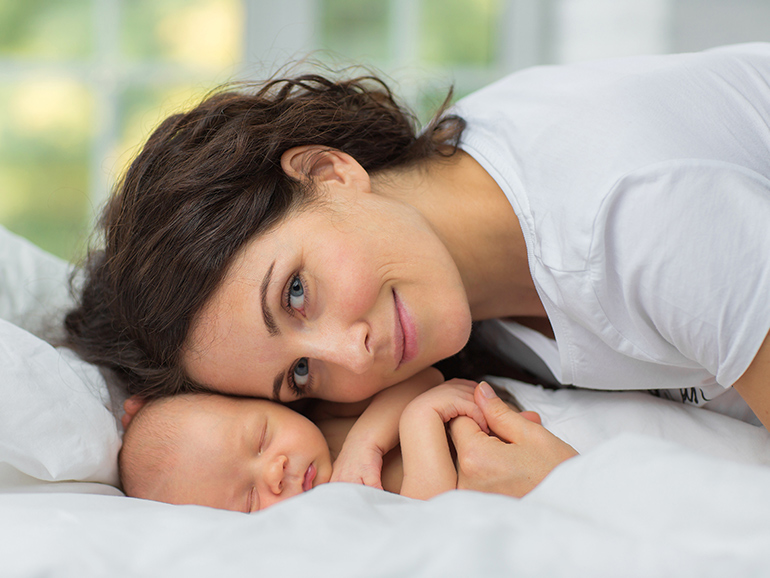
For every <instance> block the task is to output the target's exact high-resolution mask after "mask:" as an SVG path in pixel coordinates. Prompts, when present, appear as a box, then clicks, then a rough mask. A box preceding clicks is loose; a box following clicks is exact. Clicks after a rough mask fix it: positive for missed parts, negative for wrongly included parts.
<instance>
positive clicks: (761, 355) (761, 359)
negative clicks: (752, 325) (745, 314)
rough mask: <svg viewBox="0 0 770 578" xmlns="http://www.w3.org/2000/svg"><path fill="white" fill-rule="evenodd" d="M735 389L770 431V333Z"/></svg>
mask: <svg viewBox="0 0 770 578" xmlns="http://www.w3.org/2000/svg"><path fill="white" fill-rule="evenodd" d="M733 387H734V388H735V390H736V391H737V392H738V393H739V394H740V396H741V397H742V398H743V399H744V401H745V402H746V403H747V404H748V405H749V407H750V408H751V409H752V410H753V411H754V413H755V414H756V415H757V417H758V418H759V421H761V422H762V425H764V426H765V428H766V429H768V430H770V333H768V334H767V335H766V336H765V340H764V342H763V343H762V345H761V346H760V348H759V351H758V352H757V354H756V355H755V356H754V361H752V362H751V365H749V368H748V369H747V370H746V371H745V372H744V373H743V375H742V376H741V377H740V378H739V379H738V381H736V382H735V383H734V384H733Z"/></svg>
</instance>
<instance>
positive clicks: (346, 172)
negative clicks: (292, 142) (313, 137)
mask: <svg viewBox="0 0 770 578" xmlns="http://www.w3.org/2000/svg"><path fill="white" fill-rule="evenodd" d="M281 168H282V169H283V171H284V172H285V173H286V174H287V175H288V176H290V177H291V178H293V179H297V180H300V181H301V180H306V179H312V180H314V181H316V182H338V183H340V184H350V183H351V182H354V181H357V180H359V179H361V178H365V179H366V180H368V174H367V173H366V171H365V170H364V168H363V167H362V166H361V165H360V164H358V161H356V160H355V159H354V158H353V157H351V156H350V155H349V154H347V153H343V152H342V151H340V150H337V149H333V148H329V147H326V146H321V145H303V146H298V147H293V148H290V149H289V150H287V151H286V152H285V153H283V155H281Z"/></svg>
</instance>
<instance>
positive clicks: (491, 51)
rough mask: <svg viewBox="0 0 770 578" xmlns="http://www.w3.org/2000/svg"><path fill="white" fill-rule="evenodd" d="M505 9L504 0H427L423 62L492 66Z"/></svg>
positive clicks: (422, 15) (423, 9) (423, 29)
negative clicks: (501, 17)
mask: <svg viewBox="0 0 770 578" xmlns="http://www.w3.org/2000/svg"><path fill="white" fill-rule="evenodd" d="M502 9H503V3H502V1H501V0H423V3H422V14H421V17H422V18H421V20H422V26H421V33H422V34H421V36H420V40H421V42H420V53H421V54H420V55H421V57H422V59H423V60H425V61H426V62H429V63H432V64H441V65H466V66H468V65H470V66H486V65H489V64H492V62H493V60H494V56H495V44H496V42H497V37H496V34H495V30H496V26H495V24H496V22H497V21H498V19H499V18H500V15H501V11H502Z"/></svg>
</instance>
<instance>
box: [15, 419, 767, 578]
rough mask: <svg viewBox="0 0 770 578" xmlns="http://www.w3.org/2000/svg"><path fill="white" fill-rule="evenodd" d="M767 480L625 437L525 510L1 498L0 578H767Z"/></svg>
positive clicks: (313, 500) (348, 498)
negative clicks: (225, 507) (234, 508)
mask: <svg viewBox="0 0 770 578" xmlns="http://www.w3.org/2000/svg"><path fill="white" fill-rule="evenodd" d="M768 487H770V471H768V470H767V469H766V468H765V467H762V466H753V465H745V464H737V463H734V462H730V461H726V460H721V459H719V458H715V457H710V456H702V455H698V454H696V453H695V452H693V451H691V450H688V449H684V448H682V447H681V446H675V445H671V444H669V443H667V442H662V441H660V440H655V439H652V438H648V437H634V436H631V435H630V434H629V435H625V436H621V437H619V438H617V439H616V440H614V441H611V442H608V443H605V444H602V445H601V446H600V447H598V448H596V449H594V450H593V451H591V452H589V453H587V454H584V455H582V456H580V457H578V458H574V459H573V460H570V461H568V462H567V463H565V464H563V465H562V466H560V467H559V468H557V469H556V470H555V471H554V472H553V473H552V474H551V475H550V476H549V477H548V478H546V480H545V481H544V482H543V483H542V484H541V485H540V486H539V487H538V488H537V489H536V490H535V491H533V492H532V493H530V494H529V495H528V496H527V497H525V498H524V499H521V500H517V499H514V498H507V497H503V496H497V495H488V494H479V493H475V492H463V491H458V492H452V493H449V494H444V495H442V496H439V497H437V498H435V499H433V500H430V501H429V502H419V501H414V500H409V499H407V498H402V497H400V496H396V495H392V494H387V493H385V492H381V491H378V490H373V489H371V488H366V487H362V486H353V485H348V484H329V485H326V486H322V487H319V488H316V489H315V490H312V491H311V492H308V493H307V494H305V495H303V496H301V497H298V498H295V499H292V500H288V501H286V502H283V503H281V504H278V505H276V506H274V507H273V508H270V509H268V510H265V511H264V512H260V513H256V514H252V515H246V514H241V513H235V512H226V511H220V510H213V509H209V508H203V507H198V506H170V505H166V504H161V503H156V502H148V501H141V500H134V499H130V498H121V497H115V496H104V495H92V494H82V495H79V494H50V493H47V494H29V493H27V494H0V511H2V517H1V518H0V561H1V562H0V564H2V575H3V576H73V577H74V576H77V577H86V576H186V577H195V576H228V577H237V576H286V577H291V576H338V577H344V576H351V577H354V576H355V577H362V576H410V577H415V578H417V577H422V576H463V577H469V576H474V577H475V576H543V577H558V576H591V577H594V578H596V577H602V576H607V577H612V578H617V577H620V576H623V577H634V576H639V577H645V578H646V577H650V576H676V577H687V576H692V577H699V578H702V577H709V576H715V577H717V576H718V577H720V578H724V577H725V576H730V577H736V576H763V575H767V572H768V570H769V569H770V548H769V547H768V546H769V545H770V500H768V499H767V488H768Z"/></svg>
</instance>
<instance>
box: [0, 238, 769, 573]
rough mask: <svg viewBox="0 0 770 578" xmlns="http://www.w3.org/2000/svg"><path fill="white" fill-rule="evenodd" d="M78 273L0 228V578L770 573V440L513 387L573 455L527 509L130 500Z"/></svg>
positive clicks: (305, 498)
mask: <svg viewBox="0 0 770 578" xmlns="http://www.w3.org/2000/svg"><path fill="white" fill-rule="evenodd" d="M68 275H69V266H68V265H67V264H66V263H64V262H62V261H61V260H59V259H57V258H55V257H52V256H51V255H48V254H46V253H44V252H43V251H41V250H40V249H38V248H37V247H35V246H34V245H32V244H31V243H29V242H27V241H26V240H24V239H22V238H20V237H17V236H15V235H12V234H11V233H9V232H8V231H6V230H4V229H2V228H0V388H2V403H0V575H1V576H4V577H7V576H78V577H83V576H185V577H188V576H214V575H216V576H327V575H328V576H332V575H333V576H356V577H360V576H414V577H421V576H464V577H467V576H548V577H552V576H592V577H600V576H612V577H617V576H645V577H647V576H678V577H681V576H698V577H703V576H720V577H722V578H723V577H724V576H731V577H733V576H760V575H768V574H770V498H768V489H770V469H769V468H768V464H770V436H769V435H768V432H767V431H766V430H765V429H764V428H760V427H756V426H753V425H749V424H747V423H744V422H741V421H738V420H734V419H732V418H729V417H726V416H723V415H719V414H716V413H714V412H710V411H707V410H703V409H696V408H691V407H685V406H682V405H679V404H674V403H673V402H668V401H665V400H662V399H658V398H655V397H653V396H650V395H647V394H644V393H634V392H623V393H619V392H593V391H585V390H584V391H575V390H559V391H553V390H546V389H543V388H540V387H537V386H532V385H528V384H523V383H520V382H515V381H512V380H497V382H498V383H500V384H502V385H504V386H506V387H508V388H509V389H510V390H511V391H513V392H514V394H515V395H516V396H517V397H518V399H519V401H520V402H521V403H522V405H524V406H525V407H526V408H527V409H533V410H536V411H539V412H540V413H541V415H542V418H543V424H544V425H545V426H546V427H548V428H549V429H551V430H552V431H553V432H554V433H556V434H557V435H558V436H560V437H562V438H563V439H565V440H566V441H568V442H569V443H571V444H572V445H573V446H574V447H575V448H576V449H577V450H578V451H580V453H581V455H580V456H579V457H576V458H574V459H571V460H569V461H568V462H566V463H564V464H562V465H561V466H559V467H558V468H557V469H556V470H555V471H554V472H553V473H552V474H551V475H549V476H548V478H546V480H545V481H544V482H543V483H542V484H541V485H540V486H539V487H538V488H536V489H535V490H534V491H532V492H531V493H530V494H529V495H527V496H526V497H524V498H523V499H514V498H509V497H504V496H498V495H488V494H481V493H476V492H469V491H456V492H450V493H447V494H444V495H441V496H439V497H437V498H434V499H432V500H430V501H427V502H420V501H416V500H410V499H407V498H402V497H400V496H397V495H393V494H388V493H385V492H382V491H378V490H374V489H372V488H367V487H363V486H356V485H351V484H327V485H325V486H321V487H318V488H316V489H314V490H312V491H310V492H307V493H306V494H304V495H302V496H299V497H297V498H293V499H291V500H288V501H286V502H283V503H280V504H278V505H276V506H274V507H272V508H269V509H268V510H265V511H263V512H258V513H255V514H252V515H246V514H241V513H235V512H226V511H219V510H214V509H210V508H204V507H200V506H172V505H167V504H161V503H157V502H150V501H143V500H136V499H132V498H127V497H125V496H124V495H123V494H122V492H121V491H120V489H119V487H118V476H117V466H116V457H117V453H118V451H119V449H120V438H121V429H120V423H119V419H118V418H119V415H120V406H121V403H122V401H123V399H122V396H121V394H120V390H119V389H117V388H116V387H115V386H114V383H113V382H112V380H111V379H110V378H109V376H108V375H105V374H103V373H102V372H101V371H100V370H98V369H97V368H96V367H93V366H90V365H89V364H86V363H84V362H83V361H81V360H80V359H78V358H77V357H76V356H75V355H73V354H72V353H71V352H70V351H68V350H67V349H65V348H61V347H54V346H53V345H51V343H56V342H57V339H59V338H60V337H61V333H60V332H61V330H60V328H59V321H60V319H61V315H62V312H63V311H64V310H66V308H67V307H68V305H69V304H70V302H71V301H70V296H69V293H68V290H67V277H68Z"/></svg>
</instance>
